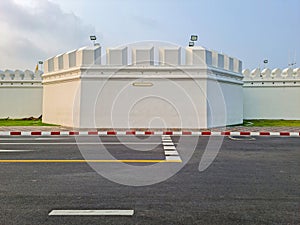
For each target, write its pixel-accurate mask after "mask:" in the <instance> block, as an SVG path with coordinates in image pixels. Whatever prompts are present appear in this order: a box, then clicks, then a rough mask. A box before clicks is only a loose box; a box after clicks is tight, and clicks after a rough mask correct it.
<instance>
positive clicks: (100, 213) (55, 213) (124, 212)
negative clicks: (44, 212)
mask: <svg viewBox="0 0 300 225" xmlns="http://www.w3.org/2000/svg"><path fill="white" fill-rule="evenodd" d="M133 214H134V210H120V209H117V210H114V209H105V210H52V211H51V212H50V213H49V214H48V215H49V216H133Z"/></svg>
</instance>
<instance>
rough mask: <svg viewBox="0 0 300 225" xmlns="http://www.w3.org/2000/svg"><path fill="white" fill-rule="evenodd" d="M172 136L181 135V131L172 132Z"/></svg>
mask: <svg viewBox="0 0 300 225" xmlns="http://www.w3.org/2000/svg"><path fill="white" fill-rule="evenodd" d="M173 135H182V132H181V131H173Z"/></svg>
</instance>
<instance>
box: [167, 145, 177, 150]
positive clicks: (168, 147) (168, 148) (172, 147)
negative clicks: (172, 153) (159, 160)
mask: <svg viewBox="0 0 300 225" xmlns="http://www.w3.org/2000/svg"><path fill="white" fill-rule="evenodd" d="M175 149H176V148H175V146H174V145H173V146H164V150H175Z"/></svg>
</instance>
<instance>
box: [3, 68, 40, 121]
mask: <svg viewBox="0 0 300 225" xmlns="http://www.w3.org/2000/svg"><path fill="white" fill-rule="evenodd" d="M41 73H42V72H41V71H38V72H37V73H33V72H32V71H29V70H27V71H25V72H23V71H20V70H16V71H10V70H6V71H0V118H8V117H9V118H12V119H18V118H28V117H32V116H33V117H39V116H41V115H42V95H43V88H42V85H41Z"/></svg>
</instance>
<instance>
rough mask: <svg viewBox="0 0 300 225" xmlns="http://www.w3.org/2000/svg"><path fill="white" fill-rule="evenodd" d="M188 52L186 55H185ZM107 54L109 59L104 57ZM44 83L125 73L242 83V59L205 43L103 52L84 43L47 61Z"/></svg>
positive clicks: (135, 47) (133, 46)
mask: <svg viewBox="0 0 300 225" xmlns="http://www.w3.org/2000/svg"><path fill="white" fill-rule="evenodd" d="M182 55H183V56H185V59H183V58H184V57H182ZM103 57H105V58H106V63H104V62H103V60H101V58H103ZM44 70H45V74H44V75H43V83H44V84H46V83H49V82H57V81H62V80H73V79H81V78H83V77H86V78H91V77H93V76H95V77H98V78H101V77H102V78H104V77H107V76H109V77H111V78H117V77H118V76H121V77H123V78H125V77H126V76H127V77H137V78H140V77H141V76H143V75H144V76H147V77H151V78H154V77H157V78H170V77H172V78H174V79H176V78H184V76H189V77H190V78H199V77H201V76H202V77H204V78H205V77H207V76H209V77H210V78H211V79H219V80H222V81H227V82H233V83H236V84H242V78H243V75H242V61H241V60H239V59H237V58H235V57H230V56H228V55H226V54H222V53H218V52H216V51H214V50H209V49H206V48H204V47H200V46H195V47H186V48H185V49H182V48H181V47H179V46H155V45H154V44H153V45H152V44H150V45H147V46H136V45H132V46H131V45H128V46H122V47H116V48H107V49H106V51H105V56H102V55H101V47H100V46H99V45H96V46H90V47H82V48H79V49H76V50H72V51H69V52H66V53H63V54H59V55H57V56H54V57H51V58H49V59H47V60H46V61H45V62H44ZM112 74H113V75H114V76H113V77H112V76H111V75H112Z"/></svg>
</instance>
